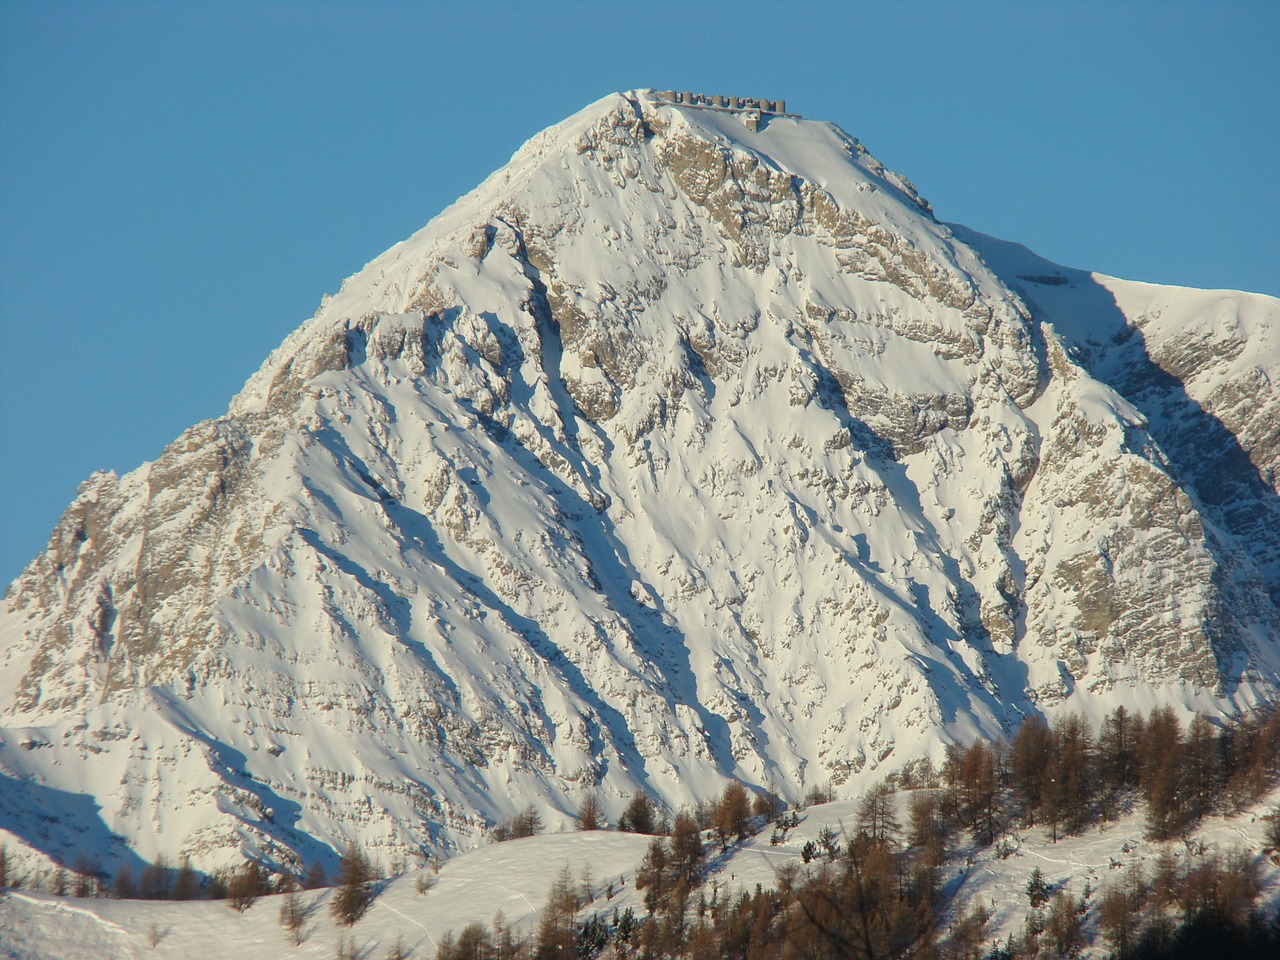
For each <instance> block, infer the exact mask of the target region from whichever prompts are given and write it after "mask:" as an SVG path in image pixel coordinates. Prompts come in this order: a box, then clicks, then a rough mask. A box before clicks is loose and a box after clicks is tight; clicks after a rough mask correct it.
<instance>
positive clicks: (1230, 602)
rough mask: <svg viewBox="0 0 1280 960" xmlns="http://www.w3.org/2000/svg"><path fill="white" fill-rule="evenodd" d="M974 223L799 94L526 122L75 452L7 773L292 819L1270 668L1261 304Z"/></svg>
mask: <svg viewBox="0 0 1280 960" xmlns="http://www.w3.org/2000/svg"><path fill="white" fill-rule="evenodd" d="M957 231H959V228H957ZM960 232H961V235H962V237H963V241H964V242H962V240H961V239H957V236H956V235H955V233H953V231H952V230H951V229H950V228H948V227H946V226H945V225H943V224H940V223H938V222H937V221H936V220H935V219H934V218H933V216H932V213H931V211H930V210H929V208H928V205H927V204H925V203H924V202H923V201H922V200H921V199H920V198H919V197H918V195H917V194H916V193H915V191H914V189H913V188H912V187H911V186H910V184H909V183H907V182H906V181H904V180H902V179H901V178H899V177H897V176H895V175H893V174H891V173H889V172H888V171H886V170H884V168H883V167H882V166H880V165H879V164H878V163H877V162H876V161H875V160H874V159H873V158H871V157H870V156H869V155H868V154H867V153H866V152H865V151H864V150H863V148H862V147H861V146H860V145H859V144H858V143H857V142H856V141H855V140H853V139H852V138H850V137H848V136H847V135H846V134H844V133H843V132H841V131H839V130H837V129H835V128H833V127H831V126H830V125H827V124H822V123H816V122H810V121H801V120H795V119H790V118H772V119H770V120H769V121H768V122H767V123H766V124H765V125H764V127H763V128H762V129H761V130H760V131H759V132H754V133H753V132H748V131H746V130H745V129H743V128H742V126H741V125H740V124H739V123H738V121H736V120H735V119H733V118H732V117H731V116H727V115H723V114H716V113H713V112H710V111H697V110H693V109H689V108H682V107H677V106H673V105H664V106H658V105H655V104H653V103H651V102H649V101H648V99H647V98H646V97H645V96H644V95H643V94H632V95H619V96H614V97H609V98H606V99H605V100H603V101H601V102H600V103H598V104H595V105H593V106H592V107H590V108H588V109H587V110H586V111H584V112H583V113H581V114H579V115H577V116H575V117H573V118H571V119H570V120H567V121H565V122H564V123H563V124H560V125H558V126H557V127H554V128H552V129H550V130H548V131H546V132H544V133H543V134H540V135H539V136H537V137H535V138H534V139H533V140H531V141H530V142H529V143H528V144H527V145H526V146H525V147H524V148H523V149H522V150H521V151H520V152H519V153H518V154H517V155H516V157H515V158H513V160H512V162H511V163H510V164H509V165H508V166H507V167H505V168H504V169H503V170H501V171H499V172H498V173H496V174H494V175H493V176H492V177H491V178H490V179H489V180H488V181H486V182H485V183H484V184H483V185H481V187H479V188H478V189H477V190H476V191H475V192H474V193H472V194H471V195H469V196H467V197H465V198H463V199H462V200H460V201H459V202H458V203H457V204H455V205H454V206H453V207H451V208H450V209H449V210H447V211H445V212H444V213H443V214H442V215H441V216H440V217H438V218H437V219H436V220H434V221H432V223H431V224H430V225H428V226H427V227H426V228H425V229H424V230H423V231H421V232H420V233H419V234H417V235H415V236H414V237H413V238H411V239H410V240H408V241H406V242H404V243H402V244H399V245H397V246H396V247H393V248H392V249H391V250H390V251H389V252H388V253H387V254H385V255H383V256H382V257H380V258H379V259H377V260H375V261H374V262H373V263H371V264H369V266H367V267H366V268H365V269H364V270H363V271H362V272H361V273H359V274H357V275H356V276H355V277H353V278H351V279H350V280H348V281H347V283H345V284H344V285H343V289H342V291H341V292H340V293H339V294H338V295H337V296H336V297H334V298H333V299H331V300H329V301H327V302H326V304H325V305H324V306H323V307H322V308H321V310H320V311H319V313H317V315H316V316H315V317H314V318H313V319H312V320H310V321H309V322H308V323H306V324H304V325H303V326H302V327H301V328H300V329H299V330H298V331H297V332H295V333H294V334H293V335H291V336H290V337H289V338H288V339H287V340H286V341H285V343H284V344H283V345H282V346H281V347H280V348H279V349H278V350H277V351H275V352H274V353H273V354H272V356H271V357H270V358H268V360H267V362H266V363H265V364H264V365H263V367H262V369H261V370H260V371H259V372H258V374H256V375H255V376H254V377H253V378H252V379H251V380H250V381H249V383H248V384H247V385H246V387H245V389H244V390H243V391H242V393H241V394H240V395H239V396H237V397H236V398H235V399H234V400H233V401H232V404H231V407H230V410H229V411H228V413H227V415H226V416H225V417H223V418H220V419H218V420H216V421H210V422H208V423H204V424H199V425H197V426H195V427H193V428H191V429H190V430H188V431H187V432H186V433H185V434H184V435H183V436H182V437H180V438H179V439H178V440H177V441H175V443H174V444H173V445H171V446H170V447H169V448H168V449H167V450H166V451H165V452H164V454H163V455H162V456H161V457H160V459H158V460H157V461H156V462H155V463H153V464H149V465H146V466H144V467H142V468H140V469H139V470H137V471H134V472H133V473H130V474H128V475H127V476H125V477H120V478H117V477H115V476H113V475H109V474H99V475H95V476H94V477H93V478H91V479H90V480H89V481H88V482H87V483H86V484H85V486H84V487H82V488H81V491H80V493H79V495H78V497H77V499H76V501H75V502H74V503H73V504H72V505H71V507H70V508H69V509H68V511H67V513H66V514H65V515H64V517H63V519H62V521H61V522H60V524H59V525H58V528H57V529H56V530H55V531H54V535H53V537H52V539H51V541H50V545H49V547H48V549H47V550H46V551H45V552H44V553H43V554H41V555H40V556H39V557H37V558H36V560H34V561H33V562H32V564H31V565H30V566H29V567H28V569H27V570H26V571H25V572H24V573H23V575H22V576H21V577H20V578H19V579H18V580H17V581H15V583H14V584H13V585H12V586H11V587H10V590H9V592H8V593H7V595H6V600H5V606H4V612H3V620H2V621H0V630H2V631H3V633H0V707H2V709H3V723H4V725H5V728H4V731H3V738H4V742H3V746H0V765H2V768H3V770H5V771H7V775H8V776H9V777H12V778H15V779H13V780H10V781H7V783H9V784H12V785H13V788H12V789H11V790H9V791H8V792H7V794H6V795H7V796H8V797H10V798H13V799H12V800H9V801H0V802H11V803H14V804H18V803H21V802H22V798H23V797H24V796H26V795H27V793H29V792H30V791H31V790H34V789H36V786H35V785H39V787H40V789H47V790H51V791H54V792H55V793H56V792H58V791H62V792H65V795H66V796H67V797H72V796H74V795H76V794H83V793H86V792H88V793H91V794H92V796H93V799H94V802H96V803H97V804H98V805H100V807H101V816H100V817H99V818H98V819H96V820H95V819H94V817H92V816H90V817H88V819H87V821H85V820H84V819H83V818H82V819H81V820H79V821H76V822H77V823H79V824H80V826H78V827H76V828H75V830H74V831H72V830H71V829H70V828H68V830H67V831H64V833H65V834H66V835H65V836H62V837H61V838H58V837H53V838H52V839H44V840H42V841H40V842H41V843H42V844H44V845H45V846H46V847H51V848H52V847H56V846H57V845H58V844H61V845H62V848H63V849H64V850H67V851H69V850H71V849H73V848H74V846H75V845H76V844H77V843H80V844H83V843H85V842H93V841H95V840H101V841H102V842H103V843H106V838H108V835H109V834H111V833H115V834H119V835H121V836H123V837H124V838H125V840H127V841H128V842H129V843H131V844H132V845H134V846H135V847H136V849H137V850H138V852H139V853H141V854H142V855H143V856H147V857H153V856H155V855H156V854H158V853H166V854H167V855H169V856H170V857H175V856H177V855H178V854H179V853H180V852H183V851H186V852H190V853H192V854H193V855H194V856H195V857H196V859H197V860H203V861H204V862H205V863H207V864H214V863H217V862H225V861H227V860H229V859H233V858H234V857H235V856H237V855H238V850H239V849H240V848H244V849H245V850H248V851H251V852H255V853H257V854H259V855H262V856H266V857H268V858H274V859H275V860H276V861H278V862H280V863H287V864H297V863H299V862H302V861H304V860H308V859H311V858H313V857H315V856H317V855H324V854H326V852H331V851H332V849H334V848H336V847H339V846H341V844H342V842H343V841H345V840H346V839H352V838H354V839H359V840H361V841H362V842H364V843H366V844H368V845H370V846H371V847H374V848H375V849H377V848H382V849H383V850H384V851H385V852H386V853H387V854H389V855H392V854H404V853H419V852H423V851H429V850H439V849H443V850H448V849H451V848H454V847H457V846H459V845H464V846H465V845H470V844H474V843H476V842H478V841H479V839H480V837H481V835H482V833H483V830H484V829H485V827H486V825H488V824H490V823H492V822H493V821H494V820H496V819H499V818H502V817H506V816H509V815H510V814H511V813H512V812H514V811H515V810H516V809H518V808H520V807H522V806H523V805H525V804H526V803H528V802H529V801H530V800H536V801H538V802H540V803H542V804H543V805H544V807H545V815H546V817H547V818H548V819H551V820H552V821H554V820H555V819H556V818H557V817H558V816H563V815H565V814H567V813H568V812H569V811H571V810H572V809H573V808H574V807H576V805H577V803H578V801H579V800H580V798H581V796H583V795H585V794H586V793H587V792H599V793H600V794H601V795H602V798H603V799H604V801H605V805H606V807H607V808H612V809H615V810H616V809H617V808H619V807H620V805H621V798H622V797H623V796H624V795H625V794H627V793H628V792H630V791H631V790H634V789H637V788H643V789H648V790H650V791H652V792H654V793H655V794H657V795H659V796H661V797H662V798H663V799H664V800H665V801H667V802H669V803H671V804H680V803H683V802H687V801H690V800H693V799H697V798H701V797H706V796H709V795H711V794H713V793H715V792H718V791H719V790H720V788H721V787H722V785H723V783H724V780H725V778H731V777H732V778H738V779H741V780H743V781H746V782H748V783H750V784H753V785H756V786H759V787H761V788H767V789H773V790H776V791H778V792H779V793H781V794H783V795H786V796H795V795H797V794H799V793H801V792H803V790H804V789H805V788H806V786H808V785H811V784H813V783H818V782H825V781H828V780H832V781H834V782H836V783H837V784H847V785H848V789H850V790H852V789H854V788H855V787H856V786H857V784H858V783H860V782H866V781H868V780H870V779H872V778H875V777H878V776H881V775H882V774H883V773H884V772H886V771H887V770H888V769H891V768H892V767H894V766H895V765H897V764H900V763H902V762H905V761H906V760H909V759H911V758H913V757H915V756H918V755H920V754H921V753H934V754H937V753H938V752H939V751H940V750H941V748H942V745H943V744H944V743H945V742H946V740H947V739H950V738H963V737H966V736H969V735H971V734H973V733H975V732H978V731H982V732H985V733H988V734H995V733H998V732H1000V731H1001V730H1002V729H1004V728H1006V727H1007V725H1009V724H1011V723H1013V722H1015V721H1016V719H1017V718H1018V717H1019V716H1021V715H1022V714H1023V713H1024V712H1027V711H1034V710H1050V709H1081V710H1085V711H1087V712H1091V713H1096V712H1099V711H1101V710H1104V709H1106V708H1107V707H1109V706H1110V705H1111V704H1112V703H1114V702H1119V701H1121V700H1124V701H1125V702H1130V703H1131V702H1132V701H1133V699H1134V698H1137V699H1138V700H1139V701H1149V702H1155V701H1168V702H1173V703H1178V704H1185V705H1187V706H1194V707H1198V708H1202V709H1208V710H1220V711H1231V710H1235V709H1240V708H1246V707H1248V706H1249V705H1251V704H1254V703H1256V702H1257V701H1258V700H1260V699H1266V698H1271V697H1272V696H1273V695H1274V692H1275V685H1276V678H1277V676H1278V674H1277V664H1276V660H1277V658H1276V651H1275V641H1274V638H1275V636H1276V633H1277V627H1278V626H1280V615H1278V613H1277V606H1276V598H1277V595H1278V594H1280V590H1278V589H1277V587H1278V586H1280V533H1278V531H1280V522H1278V521H1280V516H1278V515H1277V512H1276V469H1277V458H1278V457H1280V442H1278V438H1280V433H1278V432H1277V431H1278V429H1280V428H1277V427H1276V424H1277V423H1280V407H1278V404H1277V400H1276V393H1275V390H1274V388H1273V387H1272V384H1273V383H1274V381H1275V378H1276V376H1277V373H1278V371H1280V362H1277V350H1276V346H1275V343H1274V340H1273V337H1274V333H1273V331H1274V329H1275V328H1276V325H1277V321H1280V305H1278V304H1277V303H1276V301H1274V300H1271V299H1269V298H1265V297H1256V296H1250V295H1245V294H1229V295H1217V296H1216V297H1215V296H1214V295H1210V294H1201V293H1199V292H1194V291H1184V290H1178V289H1173V288H1153V287H1146V286H1144V285H1137V284H1124V283H1122V282H1120V281H1111V280H1108V279H1106V278H1096V279H1095V278H1091V277H1088V276H1087V275H1083V274H1078V273H1073V272H1069V271H1061V270H1060V268H1057V267H1056V266H1055V265H1052V264H1047V263H1046V262H1044V261H1040V260H1038V259H1037V258H1034V257H1033V256H1032V255H1030V254H1028V253H1026V252H1025V251H1021V250H1017V249H1014V248H1012V247H1009V246H1007V245H1001V244H999V243H998V242H995V241H990V240H989V239H988V238H982V237H979V236H977V235H969V234H967V233H964V232H963V231H960ZM975 247H976V248H980V249H981V250H982V251H983V253H982V255H981V256H980V255H979V253H978V252H976V251H975ZM984 257H985V260H984ZM988 263H990V264H991V267H988V265H987V264H988ZM993 269H994V271H995V272H993ZM1051 275H1052V276H1054V277H1067V278H1068V281H1067V282H1063V283H1058V282H1056V281H1054V282H1043V283H1041V282H1038V281H1037V282H1032V281H1029V280H1024V279H1022V278H1023V277H1025V276H1035V277H1040V278H1041V280H1044V279H1045V278H1047V277H1050V276H1051ZM1042 288H1043V290H1042ZM1042 292H1047V294H1048V295H1047V296H1042V295H1041V294H1042ZM1232 310H1234V311H1235V312H1234V314H1232V313H1231V311H1232ZM1233 317H1234V320H1233V319H1232V318H1233ZM1206 418H1207V419H1206ZM1209 420H1211V421H1212V422H1213V423H1215V424H1217V427H1216V428H1215V430H1214V431H1211V432H1210V434H1209V435H1208V436H1207V437H1205V440H1206V442H1207V446H1206V445H1204V444H1201V442H1200V438H1201V436H1202V434H1203V432H1204V425H1205V423H1206V422H1208V421H1209ZM1209 457H1212V458H1218V459H1219V460H1220V462H1221V463H1222V464H1223V465H1224V467H1223V468H1222V469H1215V468H1214V467H1212V466H1210V465H1207V464H1206V463H1205V462H1204V461H1205V460H1206V459H1207V458H1209ZM24 745H30V746H29V747H28V748H26V749H24ZM18 781H22V782H21V783H19V782H18ZM24 791H26V792H24ZM95 831H96V832H97V833H101V834H102V836H101V837H95ZM72 833H75V834H77V836H72ZM86 837H88V838H89V839H88V840H86ZM32 842H34V841H32Z"/></svg>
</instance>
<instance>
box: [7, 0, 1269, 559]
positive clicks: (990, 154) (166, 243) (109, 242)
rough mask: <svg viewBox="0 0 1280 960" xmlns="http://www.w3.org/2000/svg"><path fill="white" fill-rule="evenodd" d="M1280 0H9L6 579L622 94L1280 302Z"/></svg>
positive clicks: (966, 207) (961, 209)
mask: <svg viewBox="0 0 1280 960" xmlns="http://www.w3.org/2000/svg"><path fill="white" fill-rule="evenodd" d="M1277 49H1280V4H1276V3H1274V2H1271V3H1235V4H1233V3H1217V4H1205V3H1178V2H1164V3H1126V2H1115V0H1113V2H1110V3H1096V4H1095V3H1059V4H1038V3H1032V2H1019V3H984V4H978V3H972V4H962V3H884V4H858V3H831V4H805V3H795V4H772V3H751V2H745V0H744V2H738V3H733V4H715V3H711V4H695V3H680V4H675V3H662V2H653V3H643V4H636V3H632V4H626V5H621V4H618V5H615V4H610V3H603V2H597V3H561V2H554V0H544V2H541V3H532V2H526V3H520V4H515V3H470V4H462V3H459V4H432V3H392V2H381V3H378V2H373V3H362V4H359V5H355V4H343V3H336V2H324V0H319V2H309V3H303V2H297V3H283V2H280V3H254V4H238V3H235V2H230V3H227V2H223V3H217V4H214V3H206V4H198V3H184V2H180V0H177V2H174V0H170V2H163V3H87V2H77V3H61V2H56V0H40V2H28V0H3V2H0V324H3V331H2V332H3V336H4V344H5V348H4V350H3V351H0V430H2V431H3V432H2V434H0V443H2V445H0V581H3V582H8V581H9V580H10V579H11V578H12V577H13V576H15V575H16V574H17V573H18V571H19V570H20V569H21V567H22V565H23V564H25V563H26V562H27V561H28V560H30V559H31V558H32V557H33V556H34V555H35V553H36V552H37V551H38V550H39V549H40V548H41V547H43V545H44V543H45V541H46V539H47V537H48V534H49V532H50V530H51V529H52V527H53V525H54V523H55V522H56V521H57V518H58V516H59V514H60V513H61V511H62V510H63V509H64V508H65V507H66V505H67V504H68V503H69V502H70V500H71V498H72V497H73V496H74V493H75V489H76V487H77V485H78V484H79V482H80V481H81V480H83V479H84V478H85V477H87V476H88V475H89V474H90V473H91V472H92V471H93V470H95V469H108V468H109V469H114V470H116V471H117V472H124V471H127V470H130V469H132V468H134V467H136V466H137V465H138V464H139V463H141V462H142V461H144V460H147V459H151V458H154V457H155V456H156V455H157V454H158V453H159V452H160V450H161V449H162V448H163V447H164V445H165V444H166V443H168V442H169V441H170V440H172V439H173V438H174V437H176V436H177V435H178V434H179V433H180V432H181V431H182V430H183V429H184V428H185V427H187V426H189V425H190V424H192V423H194V422H196V421H198V420H201V419H204V418H207V417H212V416H217V415H218V414H220V413H222V412H223V411H224V410H225V408H226V404H227V401H228V400H229V399H230V397H231V396H232V394H233V393H235V392H236V390H238V389H239V387H240V386H241V385H242V384H243V382H244V380H245V379H246V378H247V377H248V376H249V375H250V374H251V373H252V372H253V371H254V370H255V369H256V368H257V366H258V365H259V364H260V363H261V362H262V360H263V359H264V358H265V357H266V355H267V353H268V352H269V351H270V350H271V349H272V348H273V347H275V346H276V345H277V344H278V343H279V342H280V341H281V340H282V339H283V338H284V336H285V335H286V334H288V333H289V331H291V330H292V329H294V328H295V327H296V326H297V325H298V324H299V323H301V322H302V321H303V320H304V319H306V318H307V317H308V316H310V314H311V313H312V312H313V311H314V310H315V308H316V306H317V305H318V304H319V301H320V298H321V297H322V295H323V294H325V293H326V292H331V291H334V290H336V289H337V287H338V284H339V283H340V281H341V280H342V278H343V277H345V276H347V275H348V274H350V273H353V272H354V271H355V270H357V269H358V268H359V267H361V266H362V265H363V264H364V263H365V262H367V261H368V260H369V259H371V258H372V257H373V256H375V255H376V254H378V253H379V252H381V251H382V250H384V249H385V248H387V247H389V246H390V245H391V244H393V243H395V242H396V241H398V240H400V239H403V238H404V237H406V236H408V235H409V234H410V233H412V232H413V231H414V230H416V229H418V228H419V227H421V226H422V225H423V224H424V223H426V221H427V220H428V219H430V218H431V217H432V216H433V215H434V214H435V213H437V212H438V211H439V210H440V209H442V208H443V207H444V206H446V205H447V204H448V203H450V202H451V201H452V200H453V199H455V198H456V197H457V196H458V195H460V194H461V193H463V192H465V191H466V190H468V189H470V188H471V187H472V186H474V185H475V184H476V183H478V182H479V181H480V180H481V179H483V177H484V176H486V175H487V174H488V173H489V172H491V171H492V170H493V169H495V168H496V167H498V166H500V165H501V164H502V163H504V162H505V161H506V160H507V159H508V158H509V157H510V155H511V154H512V153H513V152H514V151H515V149H516V148H517V147H518V146H519V145H520V144H521V143H522V142H523V141H524V140H525V139H527V138H528V137H529V136H531V135H532V134H534V133H536V132H537V131H538V130H540V129H542V128H543V127H545V126H547V125H548V124H550V123H553V122H555V121H556V120H559V119H561V118H562V117H564V116H566V115H568V114H570V113H572V112H574V111H575V110H577V109H579V108H580V107H582V106H584V105H585V104H587V103H588V102H590V101H592V100H595V99H597V98H598V97H600V96H603V95H604V94H606V93H608V92H610V91H613V90H619V89H626V88H630V87H640V86H655V87H674V88H679V89H691V90H697V91H704V92H708V93H712V92H722V93H734V94H740V95H744V96H763V97H785V98H786V99H787V101H788V105H789V107H790V108H791V109H793V110H795V111H797V112H800V113H803V114H805V115H806V116H811V117H821V118H825V119H830V120H833V121H835V122H836V123H838V124H840V125H841V126H842V127H844V128H845V129H847V130H848V131H849V132H850V133H852V134H854V135H855V136H857V137H859V138H860V139H861V140H862V141H863V142H864V143H865V144H866V145H867V147H868V148H869V149H870V150H871V152H872V153H873V154H875V155H876V156H877V157H879V158H880V159H881V160H882V161H884V162H885V163H886V164H888V165H889V166H890V167H892V168H893V169H895V170H898V171H899V172H901V173H903V174H905V175H906V176H907V177H909V178H910V179H911V180H912V181H914V182H915V184H916V185H917V186H918V187H919V188H920V190H921V192H922V193H923V194H924V196H926V197H927V198H928V199H929V200H930V201H931V202H932V203H933V205H934V208H935V210H936V212H937V214H938V216H939V217H941V218H942V219H944V220H950V221H956V222H961V223H965V224H968V225H969V226H972V227H974V228H976V229H979V230H983V231H985V232H988V233H992V234H996V235H998V236H1002V237H1007V238H1010V239H1016V240H1019V241H1021V242H1023V243H1026V244H1027V245H1028V246H1030V247H1032V248H1033V249H1035V250H1036V251H1037V252H1039V253H1041V254H1043V255H1045V256H1048V257H1050V258H1052V259H1056V260H1058V261H1060V262H1063V263H1067V264H1070V265H1073V266H1080V267H1087V268H1091V269H1096V270H1100V271H1103V272H1107V273H1111V274H1114V275H1117V276H1122V277H1128V278H1133V279H1141V280H1150V281H1154V282H1164V283H1181V284H1185V285H1190V286H1202V287H1235V288H1242V289H1248V290H1254V291H1259V292H1264V293H1269V294H1272V295H1280V183H1278V181H1280V178H1278V177H1277V176H1276V168H1277V160H1276V158H1277V157H1280V110H1277V109H1276V106H1275V105H1276V103H1280V58H1277V56H1276V50H1277Z"/></svg>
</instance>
